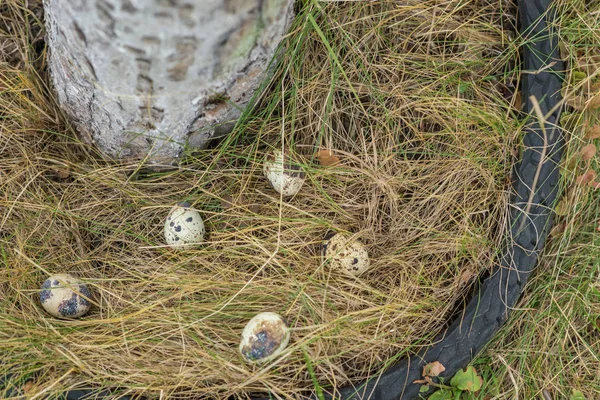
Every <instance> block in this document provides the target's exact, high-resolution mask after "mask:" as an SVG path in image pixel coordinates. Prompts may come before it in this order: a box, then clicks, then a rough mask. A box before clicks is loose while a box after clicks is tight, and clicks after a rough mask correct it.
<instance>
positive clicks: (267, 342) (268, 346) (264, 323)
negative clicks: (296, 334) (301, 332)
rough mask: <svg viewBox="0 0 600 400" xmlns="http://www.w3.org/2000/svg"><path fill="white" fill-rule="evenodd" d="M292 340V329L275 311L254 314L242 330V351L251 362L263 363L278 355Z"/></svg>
mask: <svg viewBox="0 0 600 400" xmlns="http://www.w3.org/2000/svg"><path fill="white" fill-rule="evenodd" d="M289 342H290V329H289V328H288V326H287V325H286V323H285V321H284V320H283V318H281V317H280V316H279V315H278V314H276V313H274V312H263V313H260V314H257V315H256V316H254V317H253V318H252V319H251V320H250V321H248V323H247V324H246V327H245V328H244V331H243V332H242V341H241V343H240V353H241V354H242V357H244V360H246V361H247V362H249V363H263V362H266V361H269V360H272V359H274V358H275V357H277V356H278V355H279V354H281V352H282V351H283V350H284V349H285V348H286V347H287V345H288V343H289Z"/></svg>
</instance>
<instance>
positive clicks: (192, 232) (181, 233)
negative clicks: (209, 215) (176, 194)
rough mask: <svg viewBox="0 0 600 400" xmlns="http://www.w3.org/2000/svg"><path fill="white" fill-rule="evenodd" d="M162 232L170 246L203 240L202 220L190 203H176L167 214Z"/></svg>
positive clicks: (179, 245)
mask: <svg viewBox="0 0 600 400" xmlns="http://www.w3.org/2000/svg"><path fill="white" fill-rule="evenodd" d="M164 234H165V241H166V242H167V244H168V245H169V246H171V247H182V246H186V245H190V244H195V243H200V242H202V241H203V240H204V221H202V217H201V216H200V213H199V212H198V211H197V210H195V209H193V208H191V205H190V203H188V202H182V203H178V204H177V205H176V206H174V207H173V208H172V209H171V211H170V212H169V215H168V216H167V220H166V221H165V229H164Z"/></svg>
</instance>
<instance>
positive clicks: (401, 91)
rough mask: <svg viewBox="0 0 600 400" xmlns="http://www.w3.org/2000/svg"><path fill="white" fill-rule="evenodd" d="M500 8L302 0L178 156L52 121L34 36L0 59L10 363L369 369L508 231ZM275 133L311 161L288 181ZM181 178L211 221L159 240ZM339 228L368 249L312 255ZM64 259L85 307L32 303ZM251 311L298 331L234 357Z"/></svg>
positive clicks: (164, 386) (70, 369)
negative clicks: (152, 158)
mask: <svg viewBox="0 0 600 400" xmlns="http://www.w3.org/2000/svg"><path fill="white" fill-rule="evenodd" d="M459 3H460V5H461V6H460V7H458V6H457V5H458V4H459ZM503 3H507V4H508V8H504V7H503V6H502V5H501V4H503ZM37 6H38V7H39V4H37ZM32 7H35V5H33V6H32ZM514 8H515V7H514V4H512V3H510V2H497V1H493V2H492V1H483V0H479V1H475V0H473V1H468V2H465V1H462V2H457V1H450V0H448V1H427V2H423V1H405V2H385V1H384V2H368V3H367V2H364V3H363V2H360V3H353V2H349V3H344V4H321V5H317V4H316V3H314V4H310V5H305V6H304V7H299V10H298V15H297V18H296V20H295V23H294V25H293V27H292V29H291V32H290V35H289V36H288V38H287V39H286V43H285V52H283V53H282V57H281V59H280V60H279V61H280V62H279V64H278V65H277V67H276V68H275V70H274V71H275V72H274V74H273V76H272V77H271V80H270V83H269V86H268V88H267V90H266V91H265V92H264V94H263V95H262V96H261V97H260V98H259V99H257V104H256V107H255V109H254V110H253V112H252V113H248V114H246V115H245V116H244V119H243V120H242V122H241V123H240V124H239V125H238V127H237V129H236V131H235V133H234V135H233V136H231V137H229V138H226V139H225V140H224V141H222V142H220V143H218V144H215V146H214V148H212V149H210V150H206V151H202V152H196V153H194V154H188V155H187V158H186V162H185V164H184V165H181V166H180V168H178V169H177V170H165V171H158V172H157V171H150V170H145V169H142V168H140V166H139V165H137V164H136V163H132V164H123V163H115V162H111V161H109V160H105V159H103V158H102V157H101V156H99V155H97V154H94V153H93V150H91V149H89V148H87V147H85V146H83V145H82V144H80V143H79V142H78V141H76V140H75V139H74V138H73V136H72V135H71V133H68V131H67V129H66V128H65V127H64V126H63V125H60V124H59V123H58V122H57V121H59V120H60V118H59V113H58V112H57V110H56V108H55V107H54V103H53V101H52V99H51V96H50V95H49V94H48V93H49V91H48V90H47V89H46V88H45V87H44V86H43V82H44V80H43V79H41V78H39V77H37V76H34V75H33V74H32V70H33V69H32V68H33V67H37V68H38V69H40V70H43V60H42V59H41V58H40V59H38V60H31V59H25V61H23V59H21V61H18V60H17V61H15V62H12V65H11V64H3V65H2V67H1V70H0V73H1V74H2V76H3V77H4V81H5V83H4V85H5V87H6V92H5V94H4V96H3V97H2V98H1V99H0V107H1V109H2V113H3V114H4V115H5V118H4V119H2V121H0V124H1V129H2V134H1V135H0V144H1V146H0V177H1V178H2V179H1V188H2V194H3V198H2V203H1V206H2V220H1V224H0V230H1V233H2V239H1V240H2V244H1V247H2V255H3V263H4V268H3V269H2V275H3V278H2V280H1V283H0V289H1V291H0V304H1V306H2V310H3V313H2V316H1V317H0V324H1V325H2V329H1V331H0V332H2V335H3V336H4V337H5V338H8V339H9V342H10V347H9V348H8V349H5V350H8V352H6V351H3V353H2V354H1V355H0V365H1V366H2V368H3V369H6V370H7V371H9V370H10V371H12V372H13V373H14V372H16V373H17V374H18V375H19V374H20V375H19V376H20V377H21V378H23V379H26V378H27V377H29V376H30V375H32V374H34V373H35V374H37V378H36V380H35V381H34V388H33V389H31V388H30V389H29V390H35V387H38V388H43V387H48V385H49V382H52V386H51V389H49V390H50V391H51V392H52V393H60V392H61V391H64V390H66V389H68V388H70V387H72V386H75V385H78V384H82V383H83V384H85V385H89V386H97V387H106V386H111V387H120V388H122V389H124V392H125V393H132V394H144V395H148V396H165V395H169V396H175V397H182V396H186V397H192V396H193V397H202V396H215V397H218V398H226V397H228V396H230V395H238V396H240V397H242V398H243V397H244V396H246V395H248V394H249V393H253V392H264V391H270V392H272V393H274V394H276V395H279V396H281V397H282V398H290V397H292V396H294V395H296V394H299V393H300V392H302V391H304V390H306V389H310V388H312V387H313V385H314V381H315V380H316V381H317V382H319V384H320V385H321V386H322V387H339V386H341V385H344V384H348V383H350V382H355V381H358V380H362V379H365V378H367V377H369V376H373V375H375V374H377V373H379V372H380V371H382V370H383V369H385V367H386V366H388V365H389V363H390V362H393V360H394V359H395V357H401V356H402V355H403V354H406V353H408V352H414V351H416V350H417V349H418V348H420V347H422V346H426V345H428V344H430V343H431V341H432V339H433V337H434V336H435V335H436V333H438V332H439V331H440V329H441V328H442V327H443V326H444V325H445V323H446V321H447V320H448V318H449V317H450V316H451V313H452V311H453V310H454V309H455V308H456V307H458V306H460V305H461V304H462V303H463V301H464V300H465V296H466V294H467V292H468V290H469V288H470V287H471V285H472V284H473V283H474V282H475V281H476V280H477V277H478V276H480V275H481V274H482V273H483V272H485V271H486V270H489V269H490V268H492V266H493V264H494V262H495V256H496V252H497V251H498V246H499V243H500V241H501V239H502V233H503V232H504V227H505V224H506V210H507V204H508V180H507V178H508V176H509V172H510V167H511V164H512V161H513V152H512V151H511V149H513V147H514V142H515V139H516V138H517V137H518V136H519V133H520V125H519V122H518V121H517V119H516V118H515V116H514V115H513V114H512V111H511V109H512V107H513V106H514V105H515V103H518V102H519V100H518V98H516V96H513V94H514V87H515V84H516V77H517V74H518V71H515V70H514V66H515V65H516V63H515V59H516V57H517V49H516V45H515V44H514V37H513V35H514V30H515V28H514V20H513V17H512V16H514V12H515V10H514ZM11 12H12V13H14V15H17V14H18V12H20V11H19V10H17V9H13V10H11ZM15 18H16V17H15ZM12 22H13V23H16V22H18V21H16V19H15V21H12ZM29 22H30V23H31V24H35V23H36V22H35V21H29ZM4 23H9V22H6V21H5V22H4ZM13 61H14V60H13ZM26 72H27V73H26ZM273 147H283V148H287V149H290V151H293V152H294V153H295V154H297V156H298V158H299V159H301V160H302V165H303V169H304V171H305V172H306V179H307V180H306V183H305V184H304V186H303V187H302V189H301V190H300V192H299V193H298V194H297V195H296V196H294V197H293V198H292V199H289V200H287V199H285V200H282V199H281V198H280V197H279V196H278V195H277V193H276V192H274V191H273V190H272V188H271V187H270V186H269V185H268V183H267V181H266V180H265V179H264V177H263V176H262V165H263V160H264V157H265V154H266V153H267V152H268V151H270V149H272V148H273ZM321 150H326V152H325V153H323V152H321V153H318V152H319V151H321ZM317 153H318V154H317ZM324 154H325V155H324ZM334 162H335V163H334ZM330 164H333V165H330ZM182 200H187V201H189V202H191V203H192V204H193V205H194V207H195V208H197V209H199V210H201V212H202V215H203V218H204V220H205V223H206V226H207V229H208V232H209V236H208V238H207V241H206V243H205V244H203V245H202V246H199V247H196V248H191V249H185V250H180V251H173V250H172V249H170V248H168V247H166V246H165V245H164V243H163V237H162V224H163V222H164V218H165V216H166V214H167V212H168V211H169V209H170V207H171V206H172V205H173V204H175V203H177V202H179V201H182ZM332 230H333V231H342V232H346V233H349V234H352V235H354V236H355V237H356V238H358V239H359V240H361V241H362V242H363V243H364V244H365V245H366V247H367V249H368V251H369V255H370V258H371V263H372V266H371V268H370V269H369V270H368V271H367V272H366V273H365V274H363V275H361V276H360V277H359V278H355V277H351V276H348V275H345V274H340V273H339V272H336V271H334V270H331V269H330V268H328V265H327V264H326V263H323V262H322V260H321V257H320V244H321V240H322V238H323V237H324V235H325V234H326V233H327V232H328V231H332ZM59 272H69V273H72V274H74V275H76V276H78V277H80V278H83V279H84V280H85V281H86V282H87V283H88V285H89V286H90V287H91V288H92V290H93V292H94V302H93V303H94V305H93V307H92V310H91V312H90V314H89V315H88V316H87V317H85V318H83V319H82V320H80V321H61V320H56V319H53V318H50V317H49V316H47V315H45V314H44V312H43V310H42V309H41V308H40V306H39V302H38V289H39V285H40V283H41V282H42V281H43V280H44V279H45V277H46V276H47V274H51V273H59ZM262 311H275V312H278V313H279V314H281V315H282V316H284V317H285V318H286V319H287V322H288V324H289V325H290V327H291V328H292V341H291V344H290V346H289V347H288V349H287V350H286V351H285V352H284V354H283V355H282V356H281V357H279V358H278V359H276V360H275V361H273V362H271V363H269V364H267V365H265V366H260V367H254V366H248V365H245V364H244V363H243V362H242V360H241V357H240V355H239V354H238V352H237V347H238V344H239V340H240V333H241V331H242V329H243V327H244V324H245V323H246V322H247V321H248V320H249V319H250V318H251V317H252V316H253V315H255V314H257V313H259V312H262Z"/></svg>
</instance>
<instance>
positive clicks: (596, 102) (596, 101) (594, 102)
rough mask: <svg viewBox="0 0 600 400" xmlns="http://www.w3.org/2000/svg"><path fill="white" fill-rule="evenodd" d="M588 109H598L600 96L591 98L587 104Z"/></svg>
mask: <svg viewBox="0 0 600 400" xmlns="http://www.w3.org/2000/svg"><path fill="white" fill-rule="evenodd" d="M588 107H589V108H591V109H592V110H593V109H596V108H600V95H596V96H594V97H592V99H591V100H590V102H589V103H588Z"/></svg>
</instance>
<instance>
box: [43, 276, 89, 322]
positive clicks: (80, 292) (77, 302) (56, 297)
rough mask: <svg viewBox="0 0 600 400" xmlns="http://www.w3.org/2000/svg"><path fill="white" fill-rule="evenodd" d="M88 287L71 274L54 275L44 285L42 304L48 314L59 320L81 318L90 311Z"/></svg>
mask: <svg viewBox="0 0 600 400" xmlns="http://www.w3.org/2000/svg"><path fill="white" fill-rule="evenodd" d="M90 298H91V293H90V290H89V289H88V287H87V285H86V284H85V283H83V282H82V281H81V280H80V279H77V278H75V277H74V276H72V275H69V274H57V275H52V276H51V277H50V278H48V279H46V280H45V281H44V283H43V284H42V290H41V292H40V302H41V303H42V307H44V310H46V311H47V312H48V314H50V315H52V316H54V317H58V318H79V317H81V316H83V315H84V314H85V313H87V312H88V311H89V309H90V305H91V304H90Z"/></svg>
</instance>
